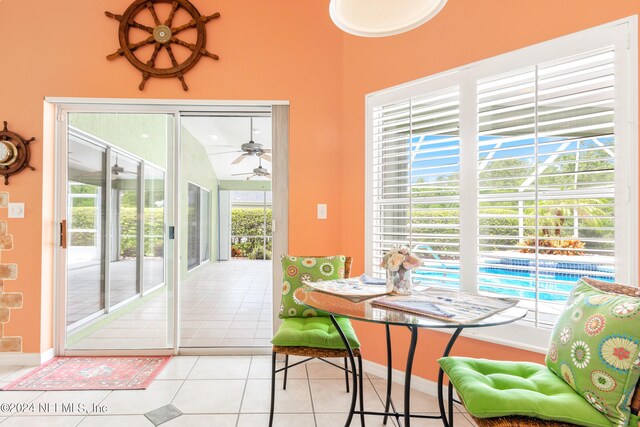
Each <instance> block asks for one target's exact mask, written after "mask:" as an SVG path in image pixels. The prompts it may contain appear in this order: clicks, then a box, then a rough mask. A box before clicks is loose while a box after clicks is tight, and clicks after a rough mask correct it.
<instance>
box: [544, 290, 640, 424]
mask: <svg viewBox="0 0 640 427" xmlns="http://www.w3.org/2000/svg"><path fill="white" fill-rule="evenodd" d="M546 364H547V366H548V367H549V369H551V370H552V371H553V372H555V374H556V375H558V377H560V378H562V379H563V380H564V381H565V382H566V383H567V384H569V385H570V386H571V387H573V388H574V389H575V390H576V392H577V393H578V394H580V395H581V396H582V397H584V398H585V399H586V400H587V401H588V402H589V403H591V404H592V405H593V406H594V407H595V408H596V409H597V410H599V411H601V412H602V413H603V414H604V415H605V416H606V417H607V418H608V419H609V421H610V425H612V426H616V427H617V426H626V425H627V424H628V422H629V416H630V414H631V412H630V408H629V402H630V400H631V397H632V394H633V392H634V390H635V388H636V384H637V382H638V376H640V298H634V297H631V296H627V295H620V294H616V293H609V292H604V291H602V290H600V289H597V288H594V287H593V286H591V285H589V284H588V283H587V282H585V281H584V280H582V279H580V280H579V281H578V283H577V284H576V286H575V288H574V289H573V291H572V292H571V294H570V296H569V299H568V301H567V305H566V306H565V309H564V311H563V313H562V314H561V315H560V318H559V319H558V322H557V323H556V326H555V328H554V330H553V333H552V335H551V340H550V343H549V351H548V352H547V358H546Z"/></svg>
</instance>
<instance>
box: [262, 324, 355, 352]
mask: <svg viewBox="0 0 640 427" xmlns="http://www.w3.org/2000/svg"><path fill="white" fill-rule="evenodd" d="M336 321H337V322H338V324H339V325H340V329H342V332H343V333H344V335H345V337H346V338H347V341H349V346H351V348H352V349H356V348H360V342H359V341H358V337H357V336H356V332H355V331H354V330H353V326H351V322H350V321H349V319H347V318H344V317H337V318H336ZM271 343H272V344H273V345H277V346H281V347H314V348H328V349H338V350H344V349H345V347H344V342H343V341H342V338H341V337H340V333H339V332H338V330H337V329H336V328H335V326H333V323H332V322H331V319H329V318H328V317H308V318H300V317H289V318H287V319H283V321H282V324H281V325H280V327H279V328H278V332H276V334H275V335H274V337H273V339H272V340H271Z"/></svg>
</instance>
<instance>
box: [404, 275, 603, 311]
mask: <svg viewBox="0 0 640 427" xmlns="http://www.w3.org/2000/svg"><path fill="white" fill-rule="evenodd" d="M447 268H448V269H450V270H451V272H447V273H443V272H441V271H433V272H432V271H424V270H419V271H416V272H414V273H413V278H414V280H416V281H420V282H421V283H422V284H424V285H434V286H436V285H437V286H446V287H452V288H457V287H458V286H457V285H456V284H454V283H450V281H452V280H455V281H458V282H459V280H460V269H459V268H453V267H447ZM604 272H605V271H585V272H584V273H583V274H575V273H573V274H572V273H558V272H555V273H545V272H540V273H539V274H538V277H539V280H538V298H539V299H540V300H543V301H558V302H560V301H565V300H566V299H567V294H568V293H569V292H571V290H572V289H573V287H574V285H575V284H576V282H577V281H578V279H579V278H580V277H584V276H589V277H591V278H594V279H598V280H603V281H606V282H613V278H612V277H608V276H603V275H601V274H598V273H604ZM482 273H486V274H492V275H501V276H503V277H493V276H486V275H483V274H482ZM443 279H445V280H443ZM534 279H535V273H533V272H531V271H528V270H522V269H515V268H504V267H501V268H499V267H481V268H480V276H479V278H478V280H479V285H480V291H483V292H491V293H496V294H501V295H505V296H513V297H517V298H526V299H535V297H536V292H535V280H534ZM504 286H517V287H519V288H524V289H510V288H505V287H504ZM549 291H553V292H549ZM557 292H561V293H562V294H558V293H557Z"/></svg>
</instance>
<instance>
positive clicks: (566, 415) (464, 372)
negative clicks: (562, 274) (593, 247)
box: [439, 278, 640, 427]
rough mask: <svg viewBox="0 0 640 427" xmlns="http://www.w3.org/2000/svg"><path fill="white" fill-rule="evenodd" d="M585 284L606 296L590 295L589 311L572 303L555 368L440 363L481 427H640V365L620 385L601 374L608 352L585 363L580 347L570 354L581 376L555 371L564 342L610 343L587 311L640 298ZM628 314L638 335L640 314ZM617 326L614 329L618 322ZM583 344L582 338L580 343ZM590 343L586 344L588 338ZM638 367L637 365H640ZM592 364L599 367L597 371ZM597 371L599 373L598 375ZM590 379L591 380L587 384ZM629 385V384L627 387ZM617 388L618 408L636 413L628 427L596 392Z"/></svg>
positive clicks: (554, 350) (552, 358) (551, 357)
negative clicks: (626, 298)
mask: <svg viewBox="0 0 640 427" xmlns="http://www.w3.org/2000/svg"><path fill="white" fill-rule="evenodd" d="M581 282H583V284H582V286H583V287H586V286H588V287H589V288H590V289H591V290H592V291H595V292H600V293H601V294H603V295H598V296H597V297H593V296H592V297H588V295H589V294H588V293H587V294H585V295H586V296H585V298H584V299H583V301H585V302H586V304H587V305H586V306H585V308H584V309H583V308H581V307H580V306H579V303H580V302H581V301H579V300H578V298H575V300H574V301H572V300H570V301H569V304H568V307H567V308H565V312H564V314H563V315H561V316H560V320H559V327H557V328H556V330H557V331H554V336H553V337H552V340H551V345H550V350H549V354H548V355H547V359H548V360H547V365H549V367H547V366H545V365H539V364H535V363H527V362H505V361H491V360H484V359H470V358H463V357H444V358H442V359H440V360H439V363H440V366H441V368H442V369H443V370H444V372H445V373H446V374H447V376H448V377H449V387H453V388H455V390H456V391H457V393H458V395H459V396H460V398H461V400H462V403H463V404H464V405H465V407H466V408H467V410H468V412H469V414H470V415H472V416H473V418H474V420H475V421H476V423H477V424H478V426H480V427H488V426H491V427H495V426H500V427H502V426H505V427H506V426H518V427H534V426H535V427H538V426H549V427H551V426H553V427H569V426H576V425H579V426H588V427H617V426H623V425H624V426H629V427H640V425H638V411H639V410H640V391H639V388H640V387H639V386H638V381H637V372H634V371H633V370H634V369H636V370H637V369H640V365H638V366H634V367H632V368H630V369H628V370H627V371H626V372H628V374H625V375H627V380H626V381H618V382H615V381H614V376H615V373H614V372H612V373H611V374H612V375H608V374H606V372H604V371H603V370H601V369H604V368H601V366H600V365H598V363H600V360H599V359H600V357H599V355H600V354H605V353H604V352H603V351H602V346H601V348H600V349H596V348H595V347H594V348H593V350H590V349H589V348H587V350H586V351H585V353H587V354H588V356H587V357H586V358H584V357H583V358H580V356H581V354H579V353H578V351H579V350H580V349H579V348H578V347H579V346H577V345H576V346H572V347H573V348H572V349H570V351H571V357H572V358H573V361H572V362H571V363H572V364H573V365H575V366H574V368H575V370H573V371H572V370H569V368H568V367H565V368H563V369H562V374H563V375H558V374H557V373H555V372H554V371H553V370H552V368H554V367H555V366H554V363H553V362H559V361H560V359H561V358H562V351H563V350H562V349H560V350H558V346H559V345H560V344H561V343H562V341H563V340H564V341H566V342H565V343H564V344H563V345H565V346H567V345H568V344H570V340H569V339H568V338H567V337H568V335H571V336H572V337H573V338H575V337H578V334H579V333H582V331H585V333H586V334H587V336H591V337H596V338H598V340H600V341H602V342H605V341H607V340H608V339H609V337H608V335H606V329H604V326H603V325H604V324H605V320H604V319H603V317H604V316H602V315H600V314H595V315H592V316H591V317H589V318H587V317H586V316H587V314H588V313H587V311H588V310H587V308H591V309H595V307H598V306H605V305H606V303H607V301H613V300H615V299H616V298H619V295H626V296H632V297H640V289H638V288H635V287H630V286H625V285H619V284H614V283H608V282H601V281H597V280H593V279H589V278H583V279H581ZM579 286H581V284H580V282H579V284H578V286H577V288H578V287H579ZM587 290H588V289H587ZM602 291H604V292H602ZM616 294H618V295H616ZM572 298H573V297H572ZM594 298H595V299H594ZM624 308H625V309H626V311H625V313H624V315H625V316H626V317H627V318H628V319H629V321H630V322H633V323H632V329H634V327H635V325H636V324H637V325H638V328H637V329H638V330H640V313H639V314H638V315H637V317H636V316H635V313H634V314H633V317H632V318H631V315H629V313H630V311H631V310H630V308H632V307H630V306H625V307H624ZM607 310H609V312H611V313H615V314H614V317H615V316H616V315H617V316H618V317H622V316H621V315H620V313H619V312H616V311H615V310H610V309H609V308H607ZM583 317H584V318H583ZM566 318H569V319H570V320H569V321H570V322H573V323H572V324H570V326H571V327H572V328H573V329H572V332H570V333H569V334H567V333H566V332H562V331H563V330H564V329H566V328H564V327H563V325H562V324H561V323H562V322H563V321H565V319H566ZM599 321H602V322H599ZM611 323H612V324H613V319H612V320H611ZM614 328H615V329H616V330H614V331H611V332H613V333H617V332H619V329H620V326H618V325H615V324H614ZM556 332H557V333H556ZM600 332H603V334H602V336H600V335H598V334H599V333H600ZM561 334H562V335H561ZM556 335H558V342H559V344H555V341H556ZM583 338H584V337H580V339H583ZM584 339H585V340H586V338H584ZM579 343H580V344H581V345H583V346H586V345H587V344H585V341H582V340H581V341H579ZM592 346H593V345H592ZM591 353H594V354H591ZM559 355H560V356H559ZM605 355H606V354H605ZM591 357H593V358H596V359H592V358H591ZM635 357H638V360H639V361H640V356H635ZM605 359H606V358H605ZM638 363H639V362H636V364H638ZM591 364H593V365H594V366H593V368H592V365H591ZM594 368H598V369H597V370H594ZM618 371H619V372H618V374H620V373H621V372H622V370H620V369H618ZM589 373H590V374H589ZM584 375H587V376H588V377H589V378H583V376H584ZM618 380H620V378H618ZM587 381H589V383H587ZM623 382H624V383H625V384H622V383H623ZM576 384H578V385H580V384H582V386H576ZM587 384H588V385H587ZM616 384H617V385H616ZM620 384H622V385H620ZM622 386H624V388H625V390H626V389H627V388H628V390H629V392H628V394H626V395H625V394H622V392H623V390H622ZM616 387H617V388H618V389H619V391H620V394H621V396H622V397H621V398H617V399H616V400H621V401H620V402H619V404H618V406H620V407H622V406H626V405H625V404H628V405H629V407H630V410H631V418H630V420H629V421H628V422H626V423H624V424H622V422H623V421H619V422H616V421H614V420H613V419H612V414H613V411H612V410H607V409H606V408H607V406H606V405H605V402H604V399H602V398H601V399H597V398H596V397H597V395H596V393H595V392H596V391H605V392H612V391H614V389H615V388H616ZM450 392H451V389H450ZM625 392H626V391H625ZM450 395H451V394H450ZM616 409H617V410H618V411H622V412H621V413H623V412H624V411H623V410H621V409H620V408H616ZM627 414H628V412H627Z"/></svg>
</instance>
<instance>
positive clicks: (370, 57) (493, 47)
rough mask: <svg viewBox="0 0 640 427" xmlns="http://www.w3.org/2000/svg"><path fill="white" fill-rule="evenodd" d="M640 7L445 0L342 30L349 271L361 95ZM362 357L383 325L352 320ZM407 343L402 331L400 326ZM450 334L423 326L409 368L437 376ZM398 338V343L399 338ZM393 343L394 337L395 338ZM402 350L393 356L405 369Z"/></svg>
mask: <svg viewBox="0 0 640 427" xmlns="http://www.w3.org/2000/svg"><path fill="white" fill-rule="evenodd" d="M638 13H640V1H637V0H635V1H627V0H611V1H606V2H603V1H601V0H561V1H558V0H535V1H533V0H532V1H507V0H482V1H478V0H449V1H448V2H447V4H446V6H445V7H444V9H443V10H442V11H441V12H440V14H438V15H437V16H436V17H435V18H434V19H433V20H432V21H430V22H428V23H427V24H426V25H423V26H422V27H420V28H417V29H415V30H413V31H410V32H408V33H405V34H401V35H397V36H393V37H386V38H382V39H365V38H360V37H354V36H350V35H345V36H344V42H343V43H344V44H343V70H344V72H343V83H342V84H343V130H344V136H343V159H344V169H343V179H344V180H345V182H348V183H349V188H350V189H351V190H350V191H348V192H345V193H344V194H343V206H344V210H343V221H342V226H343V240H344V252H345V253H348V254H350V255H352V256H353V257H354V258H355V262H354V271H353V273H354V274H360V273H362V270H363V268H364V263H363V259H364V245H363V242H364V119H365V109H364V107H365V104H364V97H365V95H366V94H367V93H370V92H374V91H378V90H381V89H384V88H387V87H390V86H394V85H397V84H400V83H403V82H407V81H411V80H414V79H418V78H420V77H425V76H428V75H431V74H435V73H438V72H441V71H445V70H448V69H451V68H455V67H458V66H461V65H464V64H468V63H470V62H474V61H478V60H481V59H484V58H489V57H491V56H495V55H498V54H501V53H505V52H509V51H512V50H515V49H518V48H522V47H525V46H529V45H532V44H535V43H539V42H542V41H545V40H549V39H552V38H555V37H559V36H562V35H565V34H569V33H573V32H576V31H580V30H583V29H587V28H590V27H593V26H596V25H599V24H603V23H606V22H609V21H613V20H616V19H620V18H624V17H627V16H630V15H636V14H638ZM356 328H357V332H358V336H359V337H360V339H361V341H362V344H363V346H364V347H363V348H364V351H365V354H366V357H367V359H369V360H372V361H374V362H377V363H382V364H384V363H385V357H386V356H385V353H384V349H383V348H382V347H381V346H380V345H379V343H380V341H379V340H380V338H381V337H383V336H384V335H383V334H384V329H383V328H382V327H378V326H374V325H370V324H362V323H359V324H358V325H357V326H356ZM398 334H399V335H401V337H400V338H401V340H399V341H398V344H397V346H398V347H399V348H400V349H406V347H407V345H406V342H407V340H408V334H407V333H406V332H405V331H402V333H398ZM445 339H448V336H446V335H442V334H438V333H427V332H423V333H421V336H420V340H419V343H420V342H421V343H422V345H419V350H418V353H417V355H416V366H415V373H416V374H417V375H420V376H423V377H425V378H429V379H432V380H433V379H435V369H434V368H435V366H434V363H433V361H434V360H435V359H436V358H437V357H438V356H439V353H440V352H441V351H442V349H443V348H444V340H445ZM400 341H403V342H404V344H401V343H400ZM394 345H396V344H394ZM401 353H402V350H401ZM454 354H458V355H474V356H484V357H489V358H497V359H500V358H503V359H507V360H532V361H540V360H541V358H542V357H541V355H539V354H535V353H530V352H526V351H521V350H516V349H512V348H509V347H503V346H496V345H491V344H488V343H486V342H481V341H475V340H470V339H466V340H462V341H460V342H459V343H458V344H457V345H456V347H455V348H454ZM403 357H404V356H402V357H396V359H395V361H396V363H394V365H395V367H396V368H398V369H403V365H402V360H401V359H402V358H403Z"/></svg>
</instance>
